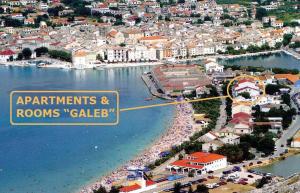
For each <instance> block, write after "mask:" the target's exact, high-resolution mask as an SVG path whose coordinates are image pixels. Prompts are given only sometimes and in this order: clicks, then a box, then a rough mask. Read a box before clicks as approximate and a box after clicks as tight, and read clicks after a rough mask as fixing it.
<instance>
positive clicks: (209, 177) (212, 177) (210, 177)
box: [207, 176, 215, 179]
mask: <svg viewBox="0 0 300 193" xmlns="http://www.w3.org/2000/svg"><path fill="white" fill-rule="evenodd" d="M207 178H208V179H214V178H215V177H214V176H208V177H207Z"/></svg>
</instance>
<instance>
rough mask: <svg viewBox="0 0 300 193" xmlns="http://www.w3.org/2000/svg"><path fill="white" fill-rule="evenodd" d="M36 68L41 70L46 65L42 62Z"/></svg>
mask: <svg viewBox="0 0 300 193" xmlns="http://www.w3.org/2000/svg"><path fill="white" fill-rule="evenodd" d="M36 66H37V67H38V68H42V67H46V66H47V64H46V63H44V62H41V63H39V64H37V65H36Z"/></svg>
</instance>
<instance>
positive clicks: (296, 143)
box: [291, 137, 300, 148]
mask: <svg viewBox="0 0 300 193" xmlns="http://www.w3.org/2000/svg"><path fill="white" fill-rule="evenodd" d="M291 147H294V148H300V137H297V138H294V139H293V141H292V143H291Z"/></svg>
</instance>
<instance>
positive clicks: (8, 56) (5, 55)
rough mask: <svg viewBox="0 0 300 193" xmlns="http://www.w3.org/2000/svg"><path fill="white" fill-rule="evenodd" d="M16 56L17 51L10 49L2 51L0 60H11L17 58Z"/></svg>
mask: <svg viewBox="0 0 300 193" xmlns="http://www.w3.org/2000/svg"><path fill="white" fill-rule="evenodd" d="M16 58H17V54H16V52H14V51H12V50H10V49H7V50H2V51H0V62H7V61H9V60H15V59H16Z"/></svg>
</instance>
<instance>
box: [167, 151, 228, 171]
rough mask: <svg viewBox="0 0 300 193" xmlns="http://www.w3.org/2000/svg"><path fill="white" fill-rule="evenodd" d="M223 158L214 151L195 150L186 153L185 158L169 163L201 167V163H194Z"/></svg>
mask: <svg viewBox="0 0 300 193" xmlns="http://www.w3.org/2000/svg"><path fill="white" fill-rule="evenodd" d="M223 158H225V156H223V155H219V154H215V153H204V152H195V153H192V154H190V155H188V156H187V158H186V159H183V160H178V161H175V162H173V163H172V164H171V165H173V166H179V167H187V168H195V169H202V168H203V167H204V166H203V165H196V164H195V163H197V164H204V163H209V162H213V161H216V160H219V159H223Z"/></svg>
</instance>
